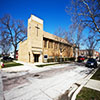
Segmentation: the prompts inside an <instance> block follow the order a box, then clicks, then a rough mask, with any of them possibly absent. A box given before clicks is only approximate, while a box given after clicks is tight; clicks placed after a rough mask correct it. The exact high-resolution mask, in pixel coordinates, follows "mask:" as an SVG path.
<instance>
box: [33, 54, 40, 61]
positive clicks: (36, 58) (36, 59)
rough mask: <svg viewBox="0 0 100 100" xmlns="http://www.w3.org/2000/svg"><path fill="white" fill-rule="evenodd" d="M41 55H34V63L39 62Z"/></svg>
mask: <svg viewBox="0 0 100 100" xmlns="http://www.w3.org/2000/svg"><path fill="white" fill-rule="evenodd" d="M39 56H40V54H34V62H39Z"/></svg>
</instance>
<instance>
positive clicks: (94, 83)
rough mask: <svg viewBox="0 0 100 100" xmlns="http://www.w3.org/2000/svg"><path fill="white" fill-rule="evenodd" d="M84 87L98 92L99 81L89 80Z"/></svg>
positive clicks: (99, 89)
mask: <svg viewBox="0 0 100 100" xmlns="http://www.w3.org/2000/svg"><path fill="white" fill-rule="evenodd" d="M84 87H87V88H90V89H93V90H97V91H100V81H98V80H93V79H90V80H89V81H88V83H87V84H86V85H85V86H84Z"/></svg>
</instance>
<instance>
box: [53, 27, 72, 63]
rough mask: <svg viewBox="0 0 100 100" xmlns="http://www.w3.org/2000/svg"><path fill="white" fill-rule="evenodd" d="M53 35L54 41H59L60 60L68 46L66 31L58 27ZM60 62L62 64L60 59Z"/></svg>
mask: <svg viewBox="0 0 100 100" xmlns="http://www.w3.org/2000/svg"><path fill="white" fill-rule="evenodd" d="M54 34H55V35H56V37H55V39H56V40H57V41H59V50H60V58H62V53H63V52H64V51H65V50H66V49H67V46H68V45H70V43H69V42H68V39H67V37H66V35H67V31H66V30H65V29H62V28H61V27H59V28H58V29H57V30H56V32H55V33H54ZM68 53H69V52H68ZM68 55H70V54H68ZM60 62H62V59H60Z"/></svg>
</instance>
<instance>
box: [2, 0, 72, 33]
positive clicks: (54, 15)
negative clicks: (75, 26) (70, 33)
mask: <svg viewBox="0 0 100 100" xmlns="http://www.w3.org/2000/svg"><path fill="white" fill-rule="evenodd" d="M69 2H70V0H0V17H3V16H4V14H10V15H11V16H12V17H13V18H14V19H21V20H23V21H24V23H25V26H26V27H27V22H28V18H29V17H30V16H31V14H33V15H35V16H37V17H39V18H41V19H43V20H44V31H46V32H49V33H51V34H54V33H55V31H56V30H57V29H58V28H59V27H62V28H65V29H66V30H68V27H69V25H70V24H71V20H70V16H69V15H68V14H67V13H66V11H65V9H66V6H67V5H68V4H69Z"/></svg>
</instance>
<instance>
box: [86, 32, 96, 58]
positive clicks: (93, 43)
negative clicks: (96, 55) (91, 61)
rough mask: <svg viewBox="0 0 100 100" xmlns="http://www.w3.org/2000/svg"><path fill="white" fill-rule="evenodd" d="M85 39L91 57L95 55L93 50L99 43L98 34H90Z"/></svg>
mask: <svg viewBox="0 0 100 100" xmlns="http://www.w3.org/2000/svg"><path fill="white" fill-rule="evenodd" d="M84 41H85V44H86V46H87V50H88V56H89V57H91V56H93V51H94V49H95V48H96V47H97V45H98V38H97V36H96V35H95V34H94V33H93V35H89V36H88V38H87V39H86V40H84Z"/></svg>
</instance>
